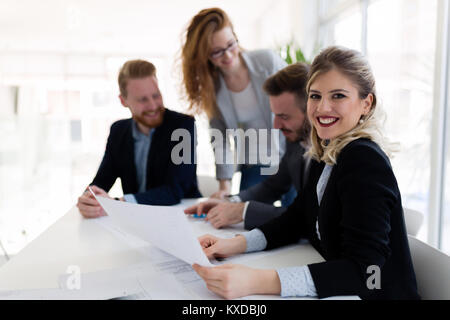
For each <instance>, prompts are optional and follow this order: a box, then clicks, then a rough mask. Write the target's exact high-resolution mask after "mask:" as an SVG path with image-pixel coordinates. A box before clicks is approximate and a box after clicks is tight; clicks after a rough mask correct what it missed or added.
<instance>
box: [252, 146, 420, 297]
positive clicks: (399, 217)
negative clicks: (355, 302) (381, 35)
mask: <svg viewBox="0 0 450 320" xmlns="http://www.w3.org/2000/svg"><path fill="white" fill-rule="evenodd" d="M323 168H324V163H323V162H320V163H319V162H317V161H315V160H311V166H310V171H309V176H308V180H307V182H306V185H305V188H304V189H303V190H302V192H300V193H299V196H298V197H297V198H296V200H295V201H294V203H293V204H292V205H291V206H290V207H289V208H288V209H287V211H286V212H285V213H284V214H283V215H281V216H280V217H278V218H275V219H273V220H271V221H270V222H268V223H267V224H265V225H263V226H261V227H260V229H261V231H262V232H263V233H264V235H265V236H266V239H267V242H268V245H267V248H266V249H270V248H274V247H278V246H281V245H285V244H288V243H293V242H297V241H298V240H299V239H300V238H306V239H308V240H309V241H310V243H311V244H312V245H313V246H314V248H315V249H316V250H318V251H319V253H320V254H321V255H322V256H323V258H324V259H325V260H326V261H325V262H322V263H315V264H311V265H309V266H308V267H309V270H310V272H311V276H312V278H313V281H314V284H315V287H316V290H317V293H318V296H319V298H325V297H329V296H337V295H358V296H360V297H361V298H362V299H419V298H420V297H419V295H418V293H417V284H416V278H415V273H414V269H413V265H412V261H411V254H410V250H409V245H408V238H407V233H406V226H405V221H404V217H403V208H402V202H401V197H400V191H399V189H398V186H397V181H396V179H395V176H394V173H393V171H392V168H391V165H390V162H389V159H388V158H387V156H386V154H385V153H384V152H383V151H382V150H381V149H380V148H379V146H378V145H377V144H375V143H374V142H372V141H370V140H367V139H358V140H355V141H353V142H351V143H349V144H348V145H347V146H345V147H344V148H343V150H342V151H341V152H340V154H339V156H338V158H337V161H336V164H335V166H334V167H333V170H332V172H331V175H330V177H329V180H328V183H327V186H326V188H325V191H324V194H323V197H322V201H321V204H320V206H319V204H318V200H317V193H316V186H317V182H318V180H319V177H320V175H321V173H322V170H323ZM317 221H318V229H319V233H320V239H319V236H318V235H317V231H316V222H317ZM371 265H376V266H378V267H379V268H380V280H381V289H369V288H368V286H367V281H368V280H369V282H370V281H371V279H372V278H370V279H369V277H371V276H373V271H371V270H370V269H368V267H369V266H371ZM370 283H371V282H370Z"/></svg>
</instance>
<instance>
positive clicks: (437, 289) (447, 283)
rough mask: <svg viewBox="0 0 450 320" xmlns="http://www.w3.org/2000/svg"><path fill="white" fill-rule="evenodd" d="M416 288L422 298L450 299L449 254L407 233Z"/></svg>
mask: <svg viewBox="0 0 450 320" xmlns="http://www.w3.org/2000/svg"><path fill="white" fill-rule="evenodd" d="M408 242H409V247H410V250H411V257H412V261H413V265H414V271H415V273H416V280H417V290H418V292H419V295H420V296H421V297H422V299H424V300H450V271H449V270H450V256H448V255H447V254H445V253H444V252H442V251H439V250H437V249H436V248H433V247H432V246H430V245H428V244H426V243H424V242H422V241H420V240H419V239H417V238H415V237H413V236H411V235H408Z"/></svg>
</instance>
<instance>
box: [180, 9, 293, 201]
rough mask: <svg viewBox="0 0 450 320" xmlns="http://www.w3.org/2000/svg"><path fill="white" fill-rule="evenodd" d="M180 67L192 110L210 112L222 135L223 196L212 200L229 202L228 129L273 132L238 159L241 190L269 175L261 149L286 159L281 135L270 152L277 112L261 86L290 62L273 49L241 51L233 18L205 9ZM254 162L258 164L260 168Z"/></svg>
mask: <svg viewBox="0 0 450 320" xmlns="http://www.w3.org/2000/svg"><path fill="white" fill-rule="evenodd" d="M181 62H182V69H183V86H184V89H185V92H186V97H187V99H188V101H189V103H190V109H191V111H194V112H197V113H201V112H205V113H206V115H207V116H208V118H209V123H210V127H211V129H217V130H219V132H220V133H221V138H222V140H221V142H222V143H221V146H220V144H219V146H218V147H217V141H215V140H214V141H215V143H214V141H212V143H214V144H213V145H215V146H216V147H217V148H220V149H219V150H215V156H216V178H217V180H219V191H217V192H216V193H214V194H213V196H212V197H216V198H224V197H225V196H226V195H227V194H229V193H230V191H231V190H230V189H231V178H232V176H233V173H234V165H233V156H232V153H231V149H230V138H229V137H228V136H227V129H243V130H244V132H245V131H246V130H248V129H257V132H258V133H259V130H260V129H266V130H267V129H268V135H267V139H261V140H260V141H258V144H250V145H247V146H245V145H241V147H242V148H243V149H242V150H244V151H245V152H244V154H238V155H237V157H238V159H239V160H238V161H239V162H238V164H240V166H239V167H238V168H239V170H240V171H241V173H242V176H241V184H240V189H241V190H245V189H247V188H249V187H250V186H252V185H254V184H257V183H259V182H261V181H262V180H263V179H264V175H261V170H260V169H261V168H262V167H263V166H264V165H267V163H262V162H263V161H260V160H261V159H260V158H259V156H258V148H259V149H260V150H261V145H262V144H263V143H264V144H265V146H264V147H267V149H268V150H267V153H266V154H267V155H270V154H274V153H273V152H278V153H279V156H280V158H281V156H282V153H283V151H284V144H285V141H284V137H283V136H282V135H280V137H279V138H278V139H279V140H277V142H279V143H277V145H278V146H276V147H278V150H270V148H271V146H272V144H271V143H270V141H271V140H270V139H271V135H270V134H271V132H270V129H272V113H271V111H270V106H269V98H268V96H267V95H266V94H265V93H264V92H263V89H262V85H263V83H264V81H265V80H266V79H267V78H268V77H269V76H271V75H272V74H274V73H275V72H277V71H278V70H280V69H282V68H283V67H285V66H286V63H285V62H284V60H282V59H281V58H280V57H279V56H278V55H277V54H276V53H275V52H272V51H271V50H256V51H244V50H242V48H241V47H240V46H239V43H238V39H237V37H236V34H235V33H234V31H233V25H232V23H231V21H230V19H229V18H228V16H227V14H226V13H225V12H224V11H223V10H221V9H219V8H210V9H204V10H201V11H200V12H199V13H198V14H197V15H196V16H194V17H193V18H192V20H191V21H190V24H189V26H188V28H187V32H186V39H185V43H184V45H183V47H182V52H181ZM215 139H217V138H215ZM262 140H264V141H262ZM258 145H259V146H258ZM236 149H239V146H238V147H237V148H236ZM252 159H257V161H256V163H255V161H254V160H252ZM270 165H272V166H273V165H277V163H271V164H270Z"/></svg>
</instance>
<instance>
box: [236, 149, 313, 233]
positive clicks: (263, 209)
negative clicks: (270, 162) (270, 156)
mask: <svg viewBox="0 0 450 320" xmlns="http://www.w3.org/2000/svg"><path fill="white" fill-rule="evenodd" d="M308 164H309V158H308V157H306V155H305V149H304V148H303V147H302V146H301V145H300V143H299V142H287V143H286V153H285V154H284V156H283V158H282V159H281V163H280V166H279V169H278V172H277V173H276V174H274V175H272V176H270V177H268V178H267V179H266V180H264V181H263V182H261V183H259V184H257V185H255V186H253V187H251V188H249V189H247V190H244V191H241V192H240V193H239V197H240V198H241V200H242V201H250V202H249V205H248V206H247V212H246V214H245V220H244V227H245V229H247V230H251V229H253V228H256V227H259V226H260V225H262V224H264V223H265V222H267V221H269V220H271V219H273V218H275V217H277V216H279V215H281V214H282V213H283V212H284V211H286V209H287V208H283V207H275V206H273V203H274V202H275V201H277V200H280V198H281V196H282V195H283V194H285V193H286V192H288V191H289V189H290V188H291V186H292V185H294V187H295V189H296V190H297V194H299V193H300V192H301V189H302V187H303V185H304V182H305V179H306V176H307V170H308Z"/></svg>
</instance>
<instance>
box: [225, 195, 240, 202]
mask: <svg viewBox="0 0 450 320" xmlns="http://www.w3.org/2000/svg"><path fill="white" fill-rule="evenodd" d="M227 198H228V201H230V202H242V200H241V197H239V196H237V195H231V194H229V195H227Z"/></svg>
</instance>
